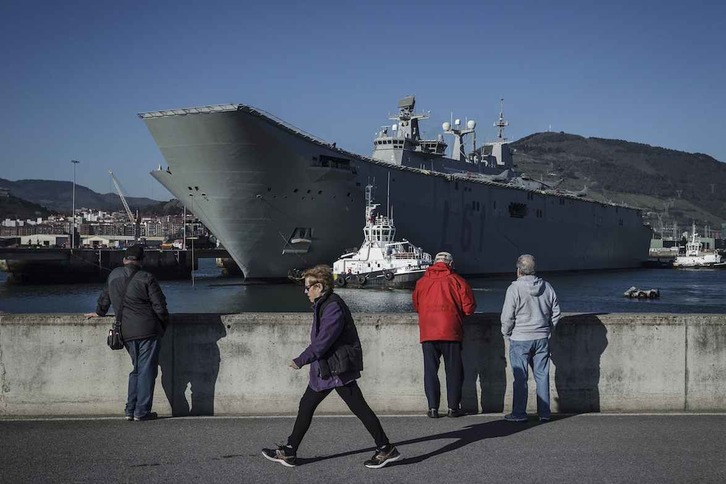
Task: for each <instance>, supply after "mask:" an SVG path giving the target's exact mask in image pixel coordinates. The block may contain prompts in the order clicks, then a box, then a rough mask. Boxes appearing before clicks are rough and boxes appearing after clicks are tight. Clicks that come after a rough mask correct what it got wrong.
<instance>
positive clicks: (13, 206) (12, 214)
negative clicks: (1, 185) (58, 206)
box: [0, 195, 56, 220]
mask: <svg viewBox="0 0 726 484" xmlns="http://www.w3.org/2000/svg"><path fill="white" fill-rule="evenodd" d="M55 213H56V212H53V211H52V210H48V209H47V208H45V207H43V206H42V205H38V204H37V203H33V202H28V201H27V200H23V199H21V198H18V197H14V196H12V195H8V196H7V197H5V196H0V219H6V218H10V219H20V220H26V219H35V218H38V217H43V218H46V217H47V216H48V215H52V214H55Z"/></svg>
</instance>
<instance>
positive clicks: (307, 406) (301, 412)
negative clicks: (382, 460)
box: [287, 380, 388, 451]
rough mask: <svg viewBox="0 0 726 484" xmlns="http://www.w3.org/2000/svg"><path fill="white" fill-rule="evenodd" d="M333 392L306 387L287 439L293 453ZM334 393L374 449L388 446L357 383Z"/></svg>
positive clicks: (384, 434)
mask: <svg viewBox="0 0 726 484" xmlns="http://www.w3.org/2000/svg"><path fill="white" fill-rule="evenodd" d="M332 391H333V390H332V389H330V390H323V391H322V392H316V391H315V390H313V389H312V388H310V387H309V386H308V388H307V389H306V390H305V393H304V394H303V396H302V398H301V399H300V407H299V408H298V411H297V419H295V426H294V427H293V429H292V434H291V435H290V437H288V438H287V444H288V445H290V446H292V448H293V449H295V451H297V448H298V447H299V446H300V442H302V439H303V437H305V433H306V432H307V431H308V429H309V428H310V422H312V420H313V414H314V413H315V409H316V408H318V405H320V403H321V402H322V401H323V400H325V397H327V396H328V395H329V394H330V392H332ZM335 391H336V392H338V395H340V398H342V399H343V401H344V402H345V404H346V405H348V408H350V410H351V411H352V412H353V413H354V414H355V416H356V417H358V418H359V419H360V421H361V422H363V425H365V428H366V430H368V432H369V433H370V434H371V436H372V437H373V440H375V442H376V447H378V448H381V447H384V446H386V445H388V437H387V436H386V433H385V432H384V431H383V427H381V422H380V420H378V417H376V414H375V413H373V410H371V407H369V406H368V403H366V401H365V398H363V393H361V391H360V387H359V386H358V383H356V382H355V380H354V381H352V382H350V383H348V384H347V385H345V386H342V387H336V388H335Z"/></svg>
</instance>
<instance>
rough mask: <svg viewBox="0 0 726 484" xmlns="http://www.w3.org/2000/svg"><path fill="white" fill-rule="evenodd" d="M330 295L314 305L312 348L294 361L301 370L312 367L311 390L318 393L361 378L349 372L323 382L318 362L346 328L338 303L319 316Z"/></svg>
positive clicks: (324, 295) (323, 296) (354, 372)
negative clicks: (308, 366) (321, 307)
mask: <svg viewBox="0 0 726 484" xmlns="http://www.w3.org/2000/svg"><path fill="white" fill-rule="evenodd" d="M330 294H331V293H330V292H328V293H325V294H323V295H321V296H320V297H319V298H317V299H316V300H315V303H314V304H313V325H312V328H311V329H310V346H308V347H307V348H305V351H303V352H302V353H301V354H300V356H298V357H297V358H295V359H294V360H293V361H294V362H295V364H296V365H297V366H298V367H300V368H302V367H303V366H305V365H308V364H309V365H310V388H312V389H313V390H315V391H316V392H320V391H323V390H329V389H331V388H335V387H342V386H343V385H347V384H348V383H350V382H352V381H353V380H356V379H358V378H360V372H359V371H352V372H348V373H346V374H343V375H340V376H338V375H333V376H331V377H330V378H328V379H327V380H323V379H322V378H321V376H320V365H319V363H318V360H319V359H320V358H321V357H322V356H323V355H325V353H326V352H327V351H328V350H329V349H330V347H331V346H332V345H333V343H335V341H336V340H337V339H338V338H339V337H340V335H341V333H342V332H343V328H345V315H344V313H343V308H341V307H340V305H339V304H338V303H337V302H331V303H330V304H327V305H326V306H325V307H324V308H323V311H322V314H319V313H320V311H318V308H319V307H320V305H322V304H323V303H324V302H325V300H326V299H327V298H328V296H330ZM318 318H320V321H318Z"/></svg>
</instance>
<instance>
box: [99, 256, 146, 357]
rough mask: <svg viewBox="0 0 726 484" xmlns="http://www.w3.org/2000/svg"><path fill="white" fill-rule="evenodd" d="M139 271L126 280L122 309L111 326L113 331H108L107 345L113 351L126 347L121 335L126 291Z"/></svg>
mask: <svg viewBox="0 0 726 484" xmlns="http://www.w3.org/2000/svg"><path fill="white" fill-rule="evenodd" d="M138 272H139V271H137V270H136V271H134V272H133V274H131V275H130V276H127V277H126V280H125V281H124V288H123V291H121V307H120V308H118V311H116V312H117V313H118V314H116V320H115V321H114V323H113V326H111V329H109V330H108V336H107V337H106V344H107V345H108V347H109V348H111V349H112V350H120V349H123V347H124V338H123V336H122V335H121V315H122V314H123V310H124V303H125V302H126V290H127V289H128V288H129V282H131V279H133V278H134V276H135V275H136V274H137V273H138Z"/></svg>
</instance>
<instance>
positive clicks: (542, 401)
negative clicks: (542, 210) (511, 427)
mask: <svg viewBox="0 0 726 484" xmlns="http://www.w3.org/2000/svg"><path fill="white" fill-rule="evenodd" d="M559 320H560V303H559V301H558V300H557V294H555V290H554V289H552V286H550V284H549V283H548V282H547V281H545V280H543V279H541V278H539V277H537V275H536V272H535V260H534V257H533V256H532V255H530V254H523V255H520V256H519V258H518V259H517V280H516V281H514V282H512V283H511V284H510V286H509V288H507V294H506V296H505V298H504V306H503V307H502V316H501V322H502V334H503V335H504V337H505V338H507V339H509V364H510V365H511V367H512V373H513V376H514V385H513V398H512V413H510V414H507V415H505V416H504V420H507V421H509V422H526V421H527V378H528V369H529V367H530V366H531V367H532V371H533V373H534V381H535V383H536V385H537V414H538V415H539V420H540V422H548V421H549V420H550V343H549V340H550V335H551V333H552V330H554V328H555V327H556V326H557V322H558V321H559Z"/></svg>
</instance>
